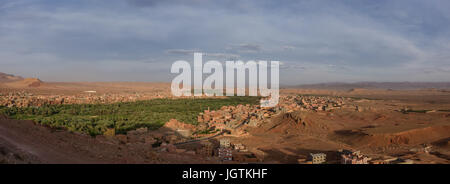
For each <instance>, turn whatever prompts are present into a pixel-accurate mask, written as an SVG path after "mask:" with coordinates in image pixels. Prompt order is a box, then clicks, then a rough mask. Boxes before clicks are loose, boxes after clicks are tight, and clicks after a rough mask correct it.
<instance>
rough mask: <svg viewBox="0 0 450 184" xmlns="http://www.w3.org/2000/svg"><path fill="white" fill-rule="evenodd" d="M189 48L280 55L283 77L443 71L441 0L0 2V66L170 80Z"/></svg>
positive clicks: (447, 41)
mask: <svg viewBox="0 0 450 184" xmlns="http://www.w3.org/2000/svg"><path fill="white" fill-rule="evenodd" d="M195 51H201V52H203V53H206V55H207V57H206V58H205V60H209V59H215V60H219V61H225V60H237V59H239V60H243V61H248V60H278V61H280V62H281V63H282V66H281V71H280V79H281V83H282V84H306V83H319V82H356V81H448V79H450V1H448V0H426V1H424V0H377V1H373V0H354V1H353V0H327V1H322V0H300V1H295V0H291V1H290V0H285V1H283V0H281V1H267V0H254V1H247V0H243V1H232V0H223V1H208V0H194V1H185V0H165V1H163V0H156V1H155V0H103V1H101V0H65V1H57V0H54V1H51V0H1V1H0V72H5V73H12V74H17V75H22V76H25V77H39V78H41V79H43V80H47V81H170V80H171V79H172V78H173V76H174V75H170V66H171V64H172V63H173V62H174V61H176V60H180V59H182V60H188V61H192V60H193V54H192V53H193V52H195Z"/></svg>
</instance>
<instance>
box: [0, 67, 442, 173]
mask: <svg viewBox="0 0 450 184" xmlns="http://www.w3.org/2000/svg"><path fill="white" fill-rule="evenodd" d="M280 93H281V97H280V103H279V104H278V106H277V107H273V108H261V107H259V104H258V103H253V101H252V100H246V99H244V100H243V99H234V98H230V97H220V98H214V97H211V98H206V97H205V98H203V97H200V98H197V99H192V98H191V97H189V98H187V97H186V98H183V99H178V98H174V97H172V96H171V93H170V84H169V83H146V82H77V83H67V82H45V81H44V82H43V81H41V80H39V79H24V78H21V77H16V76H12V75H6V74H2V76H1V77H0V107H1V108H0V110H1V112H2V114H1V115H0V163H289V164H298V163H299V164H308V163H318V162H319V163H329V164H339V163H350V164H355V163H369V164H395V163H415V164H449V163H450V90H448V89H437V88H416V89H382V88H350V89H348V88H340V89H326V88H323V87H320V88H314V86H309V87H301V88H300V87H289V88H283V89H281V91H280ZM227 99H228V100H227ZM183 100H184V101H183ZM199 100H200V101H199ZM202 100H203V101H202ZM86 104H91V105H86ZM186 104H187V105H186ZM184 105H186V106H184ZM175 106H179V107H180V108H181V110H177V108H176V107H175ZM197 106H199V107H198V108H197ZM187 107H189V108H192V109H187ZM96 108H101V109H102V110H96ZM112 108H117V109H115V110H114V109H112ZM125 108H128V109H130V110H128V109H127V110H124V109H125ZM43 109H45V112H42V111H44V110H43ZM47 109H48V110H47ZM111 109H112V110H111ZM131 109H132V110H131ZM183 109H186V110H183ZM94 111H95V112H96V113H98V114H95V113H94ZM132 111H133V112H132ZM136 111H139V112H142V113H139V114H137V115H136ZM163 111H164V112H163ZM114 113H117V114H118V115H115V114H114ZM110 114H112V115H110ZM72 115H73V116H76V117H77V118H79V119H74V118H73V117H72ZM147 115H148V116H147ZM161 116H163V117H161ZM171 116H173V117H171ZM136 117H139V118H136ZM178 117H179V118H178ZM156 119H158V120H157V121H156ZM77 122H79V123H78V124H77ZM131 122H132V125H133V126H131V125H129V124H127V123H130V124H131ZM103 125H104V126H103ZM320 155H324V157H325V158H324V159H325V160H326V161H325V160H314V158H315V157H318V158H319V156H320ZM312 159H313V160H312Z"/></svg>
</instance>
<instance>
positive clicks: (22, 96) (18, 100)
mask: <svg viewBox="0 0 450 184" xmlns="http://www.w3.org/2000/svg"><path fill="white" fill-rule="evenodd" d="M154 98H161V96H159V95H142V94H101V95H98V94H94V93H92V92H89V93H88V92H86V93H83V94H79V95H34V94H33V93H26V92H11V93H8V94H0V106H6V107H40V106H44V105H60V104H109V103H118V102H134V101H137V100H147V99H154Z"/></svg>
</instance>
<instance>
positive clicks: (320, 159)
mask: <svg viewBox="0 0 450 184" xmlns="http://www.w3.org/2000/svg"><path fill="white" fill-rule="evenodd" d="M309 159H310V160H311V162H312V164H324V163H326V162H327V155H326V154H325V153H310V154H309Z"/></svg>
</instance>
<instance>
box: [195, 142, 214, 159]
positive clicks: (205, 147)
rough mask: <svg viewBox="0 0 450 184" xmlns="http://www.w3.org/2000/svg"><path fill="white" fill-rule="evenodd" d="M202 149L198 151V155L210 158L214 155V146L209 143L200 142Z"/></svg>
mask: <svg viewBox="0 0 450 184" xmlns="http://www.w3.org/2000/svg"><path fill="white" fill-rule="evenodd" d="M200 144H201V147H200V148H198V149H197V150H196V152H197V154H199V155H202V156H205V157H210V156H213V155H214V145H213V144H212V143H211V142H209V141H202V142H200Z"/></svg>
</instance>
